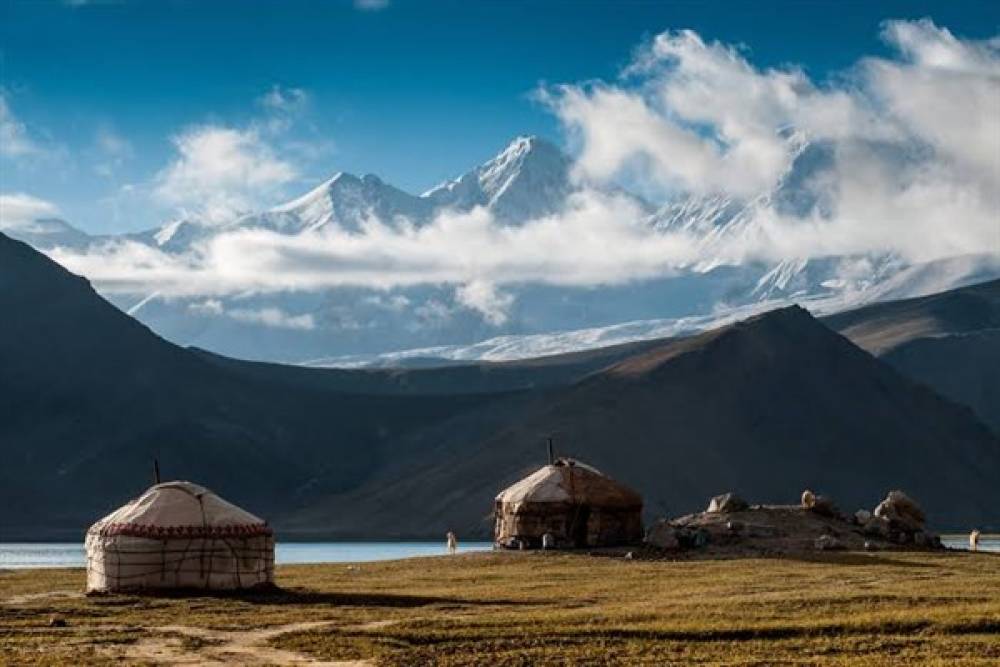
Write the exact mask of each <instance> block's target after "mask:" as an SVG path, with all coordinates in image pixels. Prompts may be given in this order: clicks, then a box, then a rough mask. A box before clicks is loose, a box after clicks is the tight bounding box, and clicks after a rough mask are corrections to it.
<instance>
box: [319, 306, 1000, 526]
mask: <svg viewBox="0 0 1000 667" xmlns="http://www.w3.org/2000/svg"><path fill="white" fill-rule="evenodd" d="M550 433H554V434H556V437H557V443H558V448H559V449H560V453H564V454H570V455H573V456H579V457H580V458H582V459H584V460H586V461H588V462H592V463H594V464H595V465H597V466H598V467H600V468H602V469H604V470H605V471H606V472H608V473H610V474H611V475H612V476H614V477H616V478H618V479H620V480H622V481H625V482H627V483H629V484H630V485H632V486H634V487H635V488H637V489H638V490H640V491H641V492H642V493H643V494H644V495H645V497H646V501H647V506H648V508H649V509H650V510H651V513H653V514H663V513H669V514H677V513H681V512H688V511H691V510H695V509H703V507H702V506H703V505H704V504H705V503H706V502H707V499H708V498H709V497H710V496H711V495H713V494H716V493H719V492H721V491H726V490H736V491H738V492H740V493H742V494H745V495H746V496H747V497H749V498H753V499H756V500H759V501H765V500H766V501H773V502H780V501H788V502H793V501H795V500H797V496H798V493H800V492H801V490H802V489H804V488H806V487H810V488H813V489H816V490H819V491H821V492H824V493H829V494H832V495H833V496H834V497H835V498H837V499H838V500H839V501H841V503H842V504H843V506H844V508H845V509H850V510H852V511H853V509H856V508H857V507H862V506H864V507H871V506H873V505H874V503H875V502H876V501H877V500H878V498H880V497H881V496H883V495H884V493H885V491H887V490H888V489H890V488H904V489H906V490H907V491H909V492H911V493H913V494H914V495H915V496H916V497H917V498H919V499H921V500H922V501H923V502H924V503H925V505H926V507H927V509H928V511H929V515H930V517H931V520H932V521H933V523H934V524H935V525H937V526H939V527H943V526H963V525H966V524H968V523H969V522H983V523H988V522H991V521H992V522H993V523H994V524H995V523H997V521H998V520H1000V519H998V516H997V513H996V507H997V503H998V502H1000V490H998V487H997V485H996V480H997V479H1000V442H998V440H997V439H996V438H995V437H993V436H992V435H991V433H990V432H989V431H988V429H987V428H986V427H985V426H983V425H982V424H981V423H980V422H978V421H977V420H976V419H975V417H974V416H973V415H972V413H971V411H970V410H969V409H967V408H965V407H963V406H959V405H956V404H954V403H951V402H949V401H947V400H944V399H942V398H939V397H938V396H937V395H935V394H934V393H932V392H931V391H930V390H928V389H926V388H924V387H922V386H920V385H918V384H916V383H914V382H912V381H910V380H907V379H905V378H903V377H902V376H900V375H899V374H898V373H897V372H896V371H894V370H893V369H892V368H890V367H888V366H886V365H885V364H882V363H881V362H879V361H878V360H876V359H874V358H873V357H871V356H870V355H869V354H867V353H866V352H864V351H862V350H860V349H858V348H857V347H855V346H854V345H852V344H851V343H850V342H849V341H848V340H846V339H845V338H843V337H841V336H839V335H837V334H836V333H834V332H832V331H830V330H829V329H828V328H827V327H825V326H823V325H822V324H820V323H819V322H818V321H816V320H815V319H813V318H812V317H811V316H810V315H809V314H808V313H807V312H806V311H805V310H802V309H800V308H797V307H793V308H786V309H782V310H778V311H773V312H771V313H768V314H765V315H762V316H759V317H756V318H753V319H751V320H748V321H746V322H741V323H738V324H735V325H732V326H729V327H725V328H722V329H719V330H716V331H711V332H708V333H706V334H702V335H700V336H696V337H692V338H689V339H682V340H678V341H671V342H667V343H665V344H663V345H662V346H661V347H659V348H657V349H654V350H651V351H648V352H646V353H644V354H639V355H636V356H634V357H632V358H630V359H627V360H625V361H623V362H621V363H619V364H617V365H615V366H613V367H611V368H608V369H606V370H604V371H601V372H598V373H595V374H593V375H591V376H589V377H588V378H586V379H585V380H583V381H582V382H580V383H579V384H578V385H576V386H573V387H571V388H568V389H565V390H562V391H561V392H558V393H557V394H556V395H555V396H553V397H552V398H550V399H548V400H546V401H544V402H540V403H539V404H536V405H535V406H534V407H533V408H532V409H531V411H530V414H528V415H526V416H525V417H524V418H523V419H520V420H518V421H516V422H512V423H510V424H508V425H507V426H506V428H504V429H503V430H502V431H500V432H498V433H497V434H496V435H495V436H493V437H490V438H487V439H485V440H481V441H479V442H471V441H468V440H462V439H460V438H455V439H453V440H452V441H451V442H450V443H447V442H444V441H443V442H442V443H441V445H440V446H439V449H438V450H437V451H436V452H435V454H434V456H433V457H428V458H427V459H426V460H425V461H424V462H423V464H422V465H419V464H418V463H416V462H412V463H410V464H408V465H404V466H400V467H399V468H397V470H396V473H397V474H396V476H395V477H391V476H385V475H380V476H376V477H375V478H373V480H372V485H365V486H363V487H362V488H361V489H359V490H356V491H355V492H352V493H350V494H343V495H340V496H337V497H334V498H331V499H329V500H328V501H327V503H325V504H324V505H325V506H328V507H334V506H335V507H339V508H341V510H342V513H341V515H340V516H339V517H338V518H337V519H335V520H334V521H335V523H336V524H337V525H339V526H340V527H342V528H343V529H344V530H345V531H347V532H350V531H351V530H352V529H353V528H354V525H353V524H352V519H351V517H352V516H354V514H355V512H359V511H360V508H361V507H365V508H366V520H367V521H370V522H373V523H375V524H379V525H397V526H401V528H400V530H403V529H404V528H402V527H403V526H413V525H418V526H421V528H422V529H432V530H431V532H435V533H436V532H440V531H442V530H445V529H447V528H448V527H449V526H451V527H454V528H458V529H461V530H463V531H475V532H478V533H480V534H483V533H484V532H486V531H488V530H489V524H488V523H485V522H483V520H482V519H483V515H484V514H485V513H486V512H488V510H489V507H490V500H491V498H492V496H493V495H494V494H495V493H496V492H497V491H498V490H499V489H500V488H501V487H502V486H503V485H504V484H506V483H509V482H510V481H512V480H513V479H516V478H517V477H518V476H519V475H520V474H523V473H524V472H525V471H526V470H528V469H530V468H531V467H532V466H534V465H538V464H539V463H541V461H542V444H541V443H542V442H543V439H544V436H546V435H547V434H550ZM400 515H406V517H407V518H406V522H405V524H404V523H401V522H400V521H399V520H398V519H397V518H396V517H398V516H400ZM305 516H306V517H308V516H309V515H308V514H307V515H305Z"/></svg>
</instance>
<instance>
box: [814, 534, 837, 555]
mask: <svg viewBox="0 0 1000 667" xmlns="http://www.w3.org/2000/svg"><path fill="white" fill-rule="evenodd" d="M813 546H814V547H815V548H816V550H817V551H836V550H838V549H843V548H844V544H843V543H842V542H841V541H840V540H838V539H837V538H836V537H834V536H833V535H820V536H819V537H817V538H816V541H815V542H814V543H813Z"/></svg>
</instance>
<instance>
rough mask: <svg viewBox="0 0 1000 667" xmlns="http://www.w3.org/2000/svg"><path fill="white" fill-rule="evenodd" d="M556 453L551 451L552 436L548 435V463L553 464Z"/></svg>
mask: <svg viewBox="0 0 1000 667" xmlns="http://www.w3.org/2000/svg"><path fill="white" fill-rule="evenodd" d="M555 462H556V455H555V454H554V453H553V452H552V438H551V437H549V465H555Z"/></svg>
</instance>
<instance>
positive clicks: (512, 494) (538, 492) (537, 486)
mask: <svg viewBox="0 0 1000 667" xmlns="http://www.w3.org/2000/svg"><path fill="white" fill-rule="evenodd" d="M496 499H497V501H498V502H501V503H505V504H506V503H513V504H515V505H521V504H525V503H587V504H591V505H600V506H604V507H639V506H641V505H642V496H640V495H639V494H638V493H636V492H635V491H633V490H632V489H630V488H628V487H627V486H625V485H623V484H620V483H618V482H616V481H615V480H613V479H611V478H610V477H608V476H606V475H604V473H602V472H601V471H600V470H598V469H596V468H593V467H591V466H589V465H587V464H585V463H581V462H579V461H575V460H573V459H558V460H557V461H556V462H555V463H554V464H550V465H547V466H543V467H542V468H539V469H538V470H536V471H535V472H533V473H532V474H530V475H528V476H527V477H525V478H524V479H522V480H521V481H519V482H517V483H516V484H514V485H512V486H509V487H507V488H506V489H504V490H503V491H501V492H500V494H499V495H498V496H497V498H496Z"/></svg>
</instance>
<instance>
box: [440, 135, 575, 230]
mask: <svg viewBox="0 0 1000 667" xmlns="http://www.w3.org/2000/svg"><path fill="white" fill-rule="evenodd" d="M570 166H571V164H570V161H569V158H567V157H566V155H565V154H564V153H563V152H562V151H561V150H559V149H558V148H557V147H556V146H554V145H553V144H551V143H549V142H548V141H545V140H544V139H539V138H538V137H532V136H522V137H517V138H515V139H514V141H512V142H511V143H510V145H508V146H507V148H505V149H504V150H503V151H502V152H501V153H500V154H499V155H497V156H496V157H495V158H493V159H492V160H490V161H488V162H486V163H484V164H482V165H480V166H479V167H476V168H475V169H473V170H472V171H469V172H466V173H465V174H462V175H461V176H459V177H458V178H456V179H454V180H451V181H447V182H445V183H442V184H440V185H438V186H437V187H435V188H432V189H430V190H428V191H427V192H425V193H424V194H423V195H421V197H422V198H423V199H425V200H427V201H430V202H432V203H433V204H434V206H435V207H448V208H455V209H458V210H469V209H471V208H473V207H475V206H485V207H487V208H488V209H490V211H492V212H493V213H494V214H495V215H496V216H497V217H498V218H500V219H501V220H504V221H508V222H522V221H525V220H531V219H534V218H538V217H541V216H543V215H547V214H549V213H553V212H555V211H556V210H558V209H559V207H560V205H561V204H562V202H563V201H564V200H565V199H566V196H567V195H568V194H569V193H570V192H571V191H572V189H573V188H572V185H571V182H570V174H569V172H570Z"/></svg>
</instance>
